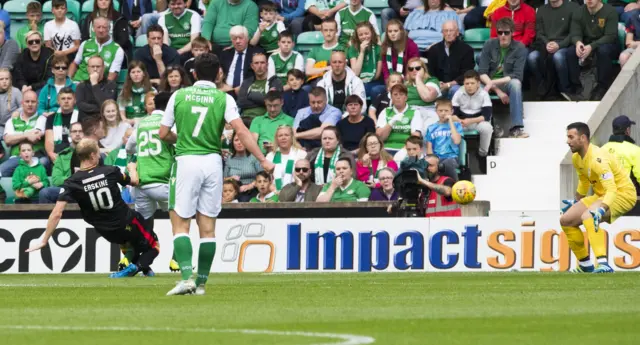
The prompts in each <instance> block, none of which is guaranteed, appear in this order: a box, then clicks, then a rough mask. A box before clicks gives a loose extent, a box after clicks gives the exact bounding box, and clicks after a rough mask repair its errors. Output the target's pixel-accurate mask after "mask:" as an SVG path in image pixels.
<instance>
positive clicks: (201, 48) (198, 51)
mask: <svg viewBox="0 0 640 345" xmlns="http://www.w3.org/2000/svg"><path fill="white" fill-rule="evenodd" d="M209 51H210V50H209V41H207V39H206V38H204V37H201V36H198V37H196V38H195V39H194V40H193V41H191V54H192V55H193V57H192V58H191V59H189V60H187V61H186V62H185V63H184V70H185V71H187V75H188V76H189V80H191V84H193V83H195V82H196V77H194V76H193V71H194V66H195V63H196V58H197V57H198V56H200V55H202V54H204V53H208V52H209ZM216 85H217V84H216Z"/></svg>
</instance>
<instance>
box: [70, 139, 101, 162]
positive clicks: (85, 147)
mask: <svg viewBox="0 0 640 345" xmlns="http://www.w3.org/2000/svg"><path fill="white" fill-rule="evenodd" d="M98 152H100V147H99V146H98V142H97V141H95V140H93V139H89V138H84V139H82V140H80V142H79V143H78V144H77V145H76V155H77V156H78V160H80V161H81V162H82V161H86V160H89V158H91V154H92V153H98Z"/></svg>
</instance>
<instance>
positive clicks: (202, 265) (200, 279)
mask: <svg viewBox="0 0 640 345" xmlns="http://www.w3.org/2000/svg"><path fill="white" fill-rule="evenodd" d="M215 255H216V239H215V238H203V239H201V240H200V250H199V251H198V276H197V278H196V285H198V286H199V285H203V284H206V283H207V279H209V272H210V271H211V265H212V264H213V258H214V257H215Z"/></svg>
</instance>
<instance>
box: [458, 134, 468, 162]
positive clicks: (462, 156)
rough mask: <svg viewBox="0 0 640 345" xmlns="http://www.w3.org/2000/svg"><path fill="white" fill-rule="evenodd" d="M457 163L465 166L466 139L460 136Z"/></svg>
mask: <svg viewBox="0 0 640 345" xmlns="http://www.w3.org/2000/svg"><path fill="white" fill-rule="evenodd" d="M458 165H459V166H460V167H466V166H467V141H466V140H464V138H462V140H460V152H459V153H458Z"/></svg>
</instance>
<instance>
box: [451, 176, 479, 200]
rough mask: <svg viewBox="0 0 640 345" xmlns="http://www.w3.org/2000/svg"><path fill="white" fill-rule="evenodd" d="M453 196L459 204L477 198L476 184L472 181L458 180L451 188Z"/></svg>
mask: <svg viewBox="0 0 640 345" xmlns="http://www.w3.org/2000/svg"><path fill="white" fill-rule="evenodd" d="M451 197H452V198H453V201H455V202H457V203H458V204H461V205H466V204H469V203H471V202H473V200H474V199H475V198H476V186H474V185H473V183H471V181H464V180H462V181H458V182H456V184H454V185H453V188H452V189H451Z"/></svg>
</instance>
